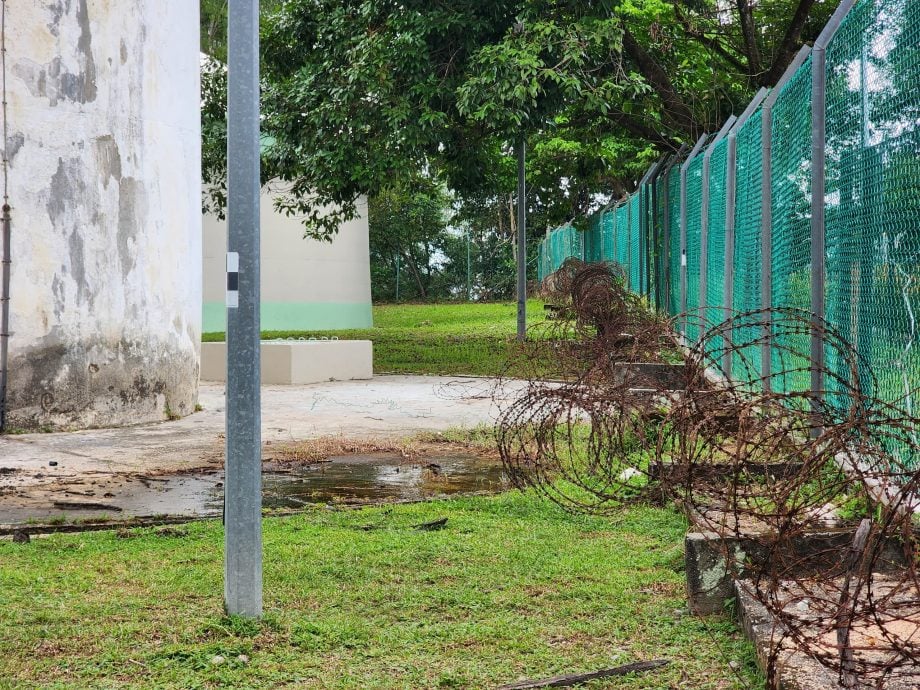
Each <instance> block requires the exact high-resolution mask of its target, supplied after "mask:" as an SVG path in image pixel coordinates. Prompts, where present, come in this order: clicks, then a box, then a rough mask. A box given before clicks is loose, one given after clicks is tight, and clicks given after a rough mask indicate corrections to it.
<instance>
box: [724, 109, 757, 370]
mask: <svg viewBox="0 0 920 690" xmlns="http://www.w3.org/2000/svg"><path fill="white" fill-rule="evenodd" d="M735 147H736V150H735V255H734V266H733V270H734V280H733V290H732V309H733V310H734V311H735V312H736V313H741V312H746V311H753V310H755V309H760V308H761V277H762V271H761V237H762V233H761V227H762V218H761V215H760V214H761V210H762V209H763V203H762V195H763V168H762V165H763V111H761V110H757V111H756V112H755V113H754V114H753V115H751V117H750V119H748V121H747V122H745V123H744V125H742V127H741V128H740V129H739V130H738V132H737V135H736V137H735ZM759 336H760V329H759V328H756V327H744V328H738V329H736V330H735V331H734V332H733V334H732V339H733V341H734V342H736V343H751V342H754V341H755V340H756V339H757V338H758V337H759ZM760 362H761V352H760V348H759V347H757V346H753V347H746V348H743V349H740V350H736V351H735V352H734V354H733V357H732V363H731V368H732V376H733V377H736V378H737V380H738V381H741V382H742V383H745V384H748V383H749V384H751V386H752V387H753V388H759V387H760V377H761V374H762V372H761V366H760Z"/></svg>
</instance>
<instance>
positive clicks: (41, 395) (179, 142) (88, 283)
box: [6, 0, 201, 427]
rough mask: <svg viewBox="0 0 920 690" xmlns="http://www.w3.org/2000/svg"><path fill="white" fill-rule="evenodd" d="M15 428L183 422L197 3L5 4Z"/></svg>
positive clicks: (197, 171)
mask: <svg viewBox="0 0 920 690" xmlns="http://www.w3.org/2000/svg"><path fill="white" fill-rule="evenodd" d="M6 24H7V26H6V42H7V50H8V53H7V74H6V79H7V89H8V100H9V110H8V123H7V124H8V132H9V138H8V140H7V145H8V150H9V156H10V159H11V164H10V168H9V189H10V204H11V205H12V228H13V242H12V261H13V263H12V291H11V331H12V334H11V338H10V357H11V359H10V377H11V379H10V389H9V396H8V402H9V407H10V418H9V420H8V424H9V426H11V427H36V426H45V425H48V426H68V427H86V426H100V425H117V424H127V423H135V422H143V421H148V420H155V419H163V418H164V416H165V414H166V413H167V412H172V413H174V414H187V413H189V412H191V411H192V409H193V408H194V405H195V403H196V400H197V391H198V369H199V341H200V332H201V199H200V179H201V151H200V124H199V122H200V120H199V103H200V96H199V45H198V44H199V39H198V36H199V34H198V2H197V0H23V1H22V2H8V3H7V20H6Z"/></svg>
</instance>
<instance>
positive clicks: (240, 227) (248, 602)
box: [224, 0, 262, 617]
mask: <svg viewBox="0 0 920 690" xmlns="http://www.w3.org/2000/svg"><path fill="white" fill-rule="evenodd" d="M228 38H229V40H228V46H229V57H228V70H229V71H228V86H227V178H228V180H227V181H228V219H229V223H228V225H229V237H228V255H227V264H228V274H227V278H228V280H227V289H228V293H227V298H228V299H227V307H228V309H227V461H226V478H225V481H224V513H225V521H226V524H225V532H224V548H225V553H224V606H225V607H226V609H227V613H228V614H231V615H240V616H247V617H259V616H261V615H262V439H261V401H260V399H259V387H260V384H261V376H260V366H259V361H260V351H259V346H260V342H259V341H260V334H259V299H260V295H259V191H260V184H259V2H258V0H230V4H229V37H228ZM234 268H236V269H237V270H236V271H233V270H232V269H234ZM234 287H236V288H238V292H237V295H234V294H233V288H234Z"/></svg>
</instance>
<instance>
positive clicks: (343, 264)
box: [203, 185, 373, 332]
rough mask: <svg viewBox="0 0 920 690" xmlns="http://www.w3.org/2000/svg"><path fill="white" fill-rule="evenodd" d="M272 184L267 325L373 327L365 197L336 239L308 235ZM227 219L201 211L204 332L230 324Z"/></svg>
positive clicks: (265, 234) (264, 239) (264, 211)
mask: <svg viewBox="0 0 920 690" xmlns="http://www.w3.org/2000/svg"><path fill="white" fill-rule="evenodd" d="M272 189H273V186H272V185H268V186H267V187H266V188H265V189H263V190H262V202H261V212H260V219H261V226H262V227H261V245H260V246H261V252H262V257H261V258H262V269H261V275H262V286H261V287H262V304H261V306H262V330H303V331H319V330H333V329H344V328H370V327H371V326H372V325H373V323H372V316H371V269H370V248H369V245H368V241H369V240H368V225H367V201H366V200H365V199H363V198H362V199H361V200H359V203H358V210H359V212H360V215H359V217H358V218H357V219H355V220H353V221H351V222H349V223H344V224H343V225H342V226H341V227H340V228H339V232H338V234H337V235H336V236H335V238H334V239H333V241H332V242H331V243H330V242H318V241H316V240H308V239H304V237H303V225H302V224H301V222H300V220H299V219H298V218H296V217H288V216H285V215H284V214H283V213H278V212H277V211H275V210H274V206H273V202H272V199H273V192H272ZM226 252H227V223H226V221H221V220H219V219H218V218H217V217H216V216H213V215H206V216H205V218H204V308H203V311H204V331H205V332H212V331H223V330H224V329H225V328H226V306H225V303H226V292H225V291H226V282H227V278H226Z"/></svg>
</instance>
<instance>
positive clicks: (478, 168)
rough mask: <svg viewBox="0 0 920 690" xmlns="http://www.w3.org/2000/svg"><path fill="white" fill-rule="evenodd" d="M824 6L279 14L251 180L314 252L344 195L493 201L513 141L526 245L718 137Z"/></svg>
mask: <svg viewBox="0 0 920 690" xmlns="http://www.w3.org/2000/svg"><path fill="white" fill-rule="evenodd" d="M835 5H836V2H830V3H817V2H815V0H760V1H759V2H754V0H736V1H735V2H732V3H724V2H721V1H720V0H693V1H692V2H677V1H676V0H675V1H674V2H668V1H666V0H600V1H598V0H594V1H589V0H528V1H526V2H525V1H524V0H517V1H512V0H494V1H489V2H486V1H484V0H454V1H453V2H440V1H438V0H436V1H435V2H431V0H426V1H425V2H421V1H419V0H348V1H346V2H341V1H338V0H285V1H284V2H280V3H279V4H276V5H269V6H268V8H267V10H266V13H265V15H264V17H263V29H262V46H263V75H264V82H263V113H264V121H263V129H264V132H265V133H266V135H268V137H270V141H271V146H268V147H267V149H266V152H265V155H264V161H263V174H264V175H265V176H266V178H267V179H268V178H275V177H277V178H281V179H284V180H286V181H288V182H289V183H290V189H291V193H290V194H288V195H286V196H284V197H282V198H281V199H280V201H279V207H280V208H281V209H282V210H286V211H288V212H290V213H292V214H293V213H297V214H299V215H303V216H304V217H305V218H306V221H305V231H306V233H307V234H309V235H311V236H315V237H328V236H329V235H330V234H331V233H333V232H334V231H335V228H336V227H338V225H339V223H340V222H341V221H343V220H347V219H349V218H351V217H353V216H354V214H355V207H354V204H355V201H356V200H357V198H358V196H359V195H361V194H369V195H370V196H372V197H373V196H375V195H376V194H378V193H380V191H381V190H382V189H383V188H384V187H385V186H386V184H387V183H388V181H389V180H390V179H392V178H393V177H394V175H396V174H403V173H404V172H406V171H413V172H415V173H417V172H420V171H426V174H428V175H430V176H431V177H433V178H436V179H439V180H441V181H443V183H444V184H446V185H447V186H448V187H449V188H450V189H451V190H452V192H454V193H455V194H456V195H457V196H458V198H460V199H463V198H466V197H475V196H477V195H479V196H481V195H483V194H490V193H491V194H499V195H501V194H504V193H505V192H506V186H505V179H504V178H503V174H504V173H503V163H502V159H503V158H504V157H506V156H507V155H508V154H509V152H510V150H511V147H512V145H513V143H514V141H515V140H516V139H518V138H519V137H521V136H526V137H527V139H528V145H529V149H530V150H531V151H532V152H534V157H532V159H531V163H530V168H529V171H528V172H529V174H530V175H531V176H532V177H533V178H534V180H535V182H536V186H535V187H534V196H533V198H532V199H530V200H529V204H530V206H531V207H532V210H533V211H534V212H535V213H537V214H538V216H537V218H538V221H537V223H535V224H532V227H535V228H536V229H537V231H538V232H539V231H542V229H543V227H542V223H546V224H550V223H554V222H559V221H560V220H564V219H566V218H568V217H572V216H574V215H578V214H581V213H584V212H585V211H588V210H590V209H591V207H592V205H596V204H597V203H599V202H598V199H597V196H598V194H599V193H607V194H609V193H611V192H613V193H619V192H620V191H623V190H626V189H629V188H631V187H632V186H633V185H634V183H635V181H636V179H637V178H638V176H639V174H640V173H639V170H640V169H641V168H642V167H643V166H647V164H648V163H650V162H651V160H653V159H654V158H655V157H656V155H657V154H658V153H659V152H662V151H669V150H674V149H676V148H677V147H678V146H679V145H680V144H681V143H683V142H687V141H692V140H694V139H695V138H696V137H697V136H698V135H699V133H701V132H702V131H712V130H714V129H715V128H717V127H718V125H719V124H720V123H721V122H722V121H723V120H724V119H725V117H727V115H728V114H729V113H730V112H731V111H737V110H739V109H740V108H741V107H742V106H743V105H744V104H745V103H746V101H747V100H748V99H749V98H750V96H751V95H752V92H753V90H754V89H755V88H756V87H757V86H759V85H760V84H762V83H770V82H771V80H773V79H775V77H776V75H777V74H778V72H781V71H782V69H784V68H785V66H786V64H788V61H789V59H791V56H792V54H794V52H795V50H796V49H797V48H798V46H799V44H800V43H801V41H803V40H806V39H808V38H810V37H813V36H814V35H815V34H816V33H817V31H818V30H819V29H820V26H821V25H823V22H824V20H825V19H826V18H827V16H828V14H829V13H830V12H831V11H832V10H833V9H834V6H835ZM203 17H206V13H205V14H203ZM205 78H206V80H213V81H214V82H216V85H215V86H213V87H208V88H206V89H205V94H206V105H205V108H204V110H203V113H204V117H205V118H206V123H205V124H206V126H205V131H206V132H207V133H208V136H207V138H206V140H205V147H206V148H210V149H211V153H206V155H205V161H206V165H205V176H206V181H207V182H208V183H209V190H210V193H211V198H210V201H211V202H213V204H214V205H216V206H218V207H220V206H221V204H222V203H223V185H224V182H225V176H224V168H223V166H222V158H221V156H222V152H223V150H224V142H223V141H222V139H221V137H220V134H219V130H220V126H221V122H220V113H221V112H222V111H221V108H220V104H219V98H220V87H219V82H220V79H221V75H220V74H219V73H210V74H206V75H205ZM212 100H213V101H215V102H217V104H216V105H213V104H212V103H211V102H210V101H212ZM330 209H331V210H330ZM540 214H542V215H540Z"/></svg>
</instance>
